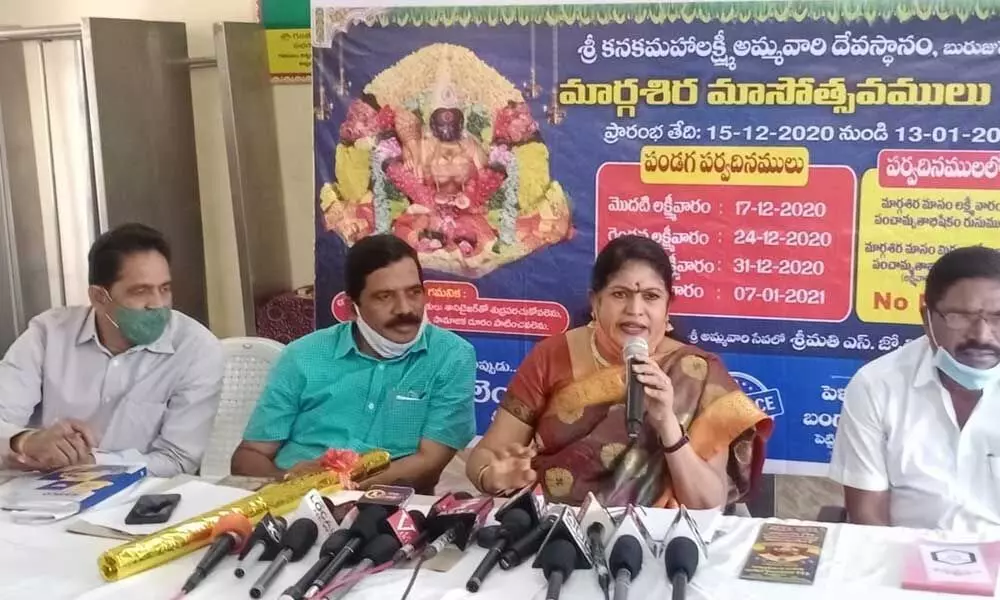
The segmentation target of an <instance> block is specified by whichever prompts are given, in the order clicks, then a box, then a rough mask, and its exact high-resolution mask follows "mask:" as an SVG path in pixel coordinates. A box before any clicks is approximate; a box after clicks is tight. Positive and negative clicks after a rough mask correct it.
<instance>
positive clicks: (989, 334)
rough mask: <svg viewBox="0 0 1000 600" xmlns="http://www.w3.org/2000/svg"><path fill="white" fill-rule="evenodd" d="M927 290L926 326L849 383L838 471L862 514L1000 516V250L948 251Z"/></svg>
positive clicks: (948, 518) (952, 523)
mask: <svg viewBox="0 0 1000 600" xmlns="http://www.w3.org/2000/svg"><path fill="white" fill-rule="evenodd" d="M924 296H925V298H924V299H925V305H926V306H925V308H923V311H924V312H923V321H924V331H925V333H926V335H925V336H923V337H921V338H920V339H917V340H914V341H912V342H910V343H908V344H906V345H905V346H903V347H902V348H900V349H898V350H896V351H894V352H891V353H890V354H887V355H885V356H883V357H881V358H879V359H877V360H875V361H873V362H871V363H869V364H868V365H865V366H864V367H862V368H861V369H860V370H859V371H858V373H857V374H856V375H855V376H854V378H853V379H852V380H851V382H850V384H848V386H847V392H846V395H845V398H844V407H843V410H842V412H841V417H840V426H839V429H838V431H837V441H836V445H835V447H834V450H833V459H832V461H831V464H830V476H831V477H832V478H833V479H834V480H836V481H838V482H840V483H841V484H843V485H844V497H845V504H846V507H847V513H848V518H849V519H850V520H851V522H854V523H861V524H867V525H896V526H905V527H918V528H928V529H947V530H966V531H968V530H977V529H979V528H981V527H983V526H984V525H1000V426H998V425H1000V252H998V251H997V250H994V249H991V248H985V247H982V246H973V247H967V248H959V249H957V250H953V251H951V252H949V253H947V254H945V255H944V256H942V257H941V258H940V259H939V260H938V261H937V263H935V264H934V266H933V267H932V268H931V270H930V273H929V274H928V275H927V282H926V289H925V294H924Z"/></svg>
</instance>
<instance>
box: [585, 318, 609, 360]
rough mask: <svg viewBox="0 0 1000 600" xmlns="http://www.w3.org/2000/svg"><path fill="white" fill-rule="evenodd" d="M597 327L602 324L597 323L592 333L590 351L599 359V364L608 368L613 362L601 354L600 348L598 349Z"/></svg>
mask: <svg viewBox="0 0 1000 600" xmlns="http://www.w3.org/2000/svg"><path fill="white" fill-rule="evenodd" d="M597 327H600V325H596V326H595V327H594V330H593V331H592V332H591V334H590V352H591V354H593V355H594V360H595V361H597V364H598V366H600V367H601V368H605V369H606V368H608V367H610V366H611V363H609V362H608V361H607V359H606V358H604V357H603V356H601V352H600V350H598V349H597Z"/></svg>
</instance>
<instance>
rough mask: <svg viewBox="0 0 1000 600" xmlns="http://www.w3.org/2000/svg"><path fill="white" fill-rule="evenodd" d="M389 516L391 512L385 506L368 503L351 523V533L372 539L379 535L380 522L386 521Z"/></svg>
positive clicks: (364, 538)
mask: <svg viewBox="0 0 1000 600" xmlns="http://www.w3.org/2000/svg"><path fill="white" fill-rule="evenodd" d="M388 517H389V512H388V511H387V510H385V507H382V506H379V505H377V504H371V505H368V506H366V507H364V508H363V509H361V512H359V513H358V518H357V519H355V520H354V523H352V524H351V533H352V534H353V535H354V537H360V538H361V539H363V540H370V539H372V538H373V537H375V536H376V535H378V530H379V524H380V523H384V522H385V520H386V519H387V518H388Z"/></svg>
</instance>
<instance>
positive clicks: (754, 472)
mask: <svg viewBox="0 0 1000 600" xmlns="http://www.w3.org/2000/svg"><path fill="white" fill-rule="evenodd" d="M672 283H673V269H672V267H671V264H670V257H669V256H667V253H666V252H664V250H663V248H662V247H660V245H659V244H657V243H656V242H654V241H653V240H651V239H649V238H646V237H641V236H623V237H620V238H617V239H615V240H613V241H612V242H611V243H609V244H608V245H607V246H606V247H605V248H604V250H602V251H601V253H600V254H599V255H598V257H597V261H596V262H595V264H594V269H593V275H592V281H591V292H590V305H591V317H592V321H591V322H590V324H589V325H587V326H585V327H580V328H577V329H573V330H570V331H568V332H566V333H564V334H560V335H556V336H553V337H550V338H548V339H546V340H544V341H542V342H540V343H539V344H537V345H536V346H535V348H534V349H533V350H532V351H531V353H530V354H529V355H528V356H527V357H526V358H525V360H524V362H523V363H522V364H521V366H520V367H519V368H518V370H517V373H516V374H515V375H514V377H513V379H512V380H511V383H510V387H509V388H508V390H507V394H506V396H505V397H504V399H503V401H502V402H501V403H500V407H499V408H498V409H497V414H496V416H495V419H494V421H493V424H492V425H491V426H490V428H489V430H488V431H487V432H486V435H485V436H484V437H483V439H482V440H481V441H480V442H479V444H478V445H477V446H476V447H475V449H474V450H473V451H472V454H471V456H470V457H469V461H468V465H467V474H468V476H469V478H470V479H471V480H472V482H473V483H474V484H475V485H476V487H477V488H479V489H480V491H483V492H485V493H491V494H498V493H504V492H508V491H512V490H514V489H517V488H519V487H523V486H525V485H528V484H530V483H532V482H534V481H536V480H538V481H541V483H542V485H543V487H544V490H545V494H546V496H547V497H548V499H549V500H551V501H556V502H562V503H568V504H580V503H581V502H582V501H583V499H584V498H585V497H586V496H587V493H588V492H594V493H595V494H596V495H597V496H598V498H600V499H601V500H602V502H603V503H604V504H605V505H609V506H623V505H625V504H628V503H632V504H638V505H644V506H665V507H675V506H678V505H680V504H684V505H685V506H687V507H688V508H699V509H700V508H715V507H720V506H724V505H726V504H729V503H733V502H737V501H739V500H741V499H742V498H743V497H745V496H746V495H747V494H748V492H749V491H750V490H751V489H752V488H753V487H754V485H755V484H756V481H757V479H758V478H759V476H760V472H761V467H762V466H763V462H764V443H765V441H766V439H767V437H768V436H769V435H770V432H771V427H772V423H771V420H770V419H769V418H768V417H767V416H766V415H765V414H764V413H763V412H761V411H760V409H758V408H757V405H756V404H755V403H754V402H753V400H751V399H750V398H748V397H747V396H746V395H744V394H743V392H742V391H741V390H740V387H739V385H737V384H736V382H735V381H733V379H732V378H731V377H730V376H729V373H728V372H727V371H726V368H725V366H723V364H722V362H721V361H720V360H719V359H718V358H717V357H716V356H714V355H712V354H709V353H706V352H704V351H702V350H700V349H698V348H696V347H694V346H690V345H687V344H684V343H682V342H679V341H677V340H675V339H673V338H671V337H669V333H670V331H671V330H672V327H671V325H670V320H669V311H668V309H669V306H670V301H671V292H672ZM635 338H641V340H644V341H645V343H646V347H648V348H649V355H648V356H645V355H643V354H639V355H638V357H634V358H631V359H630V363H631V364H632V365H633V371H634V374H635V375H634V379H633V381H635V382H637V383H638V385H641V386H642V392H643V395H644V400H645V415H644V418H643V421H642V424H641V428H640V430H639V434H638V437H634V438H633V437H630V436H629V434H628V431H627V428H626V411H625V402H626V394H627V384H626V382H627V381H628V379H629V377H628V375H627V374H626V367H625V363H624V360H623V356H622V354H623V349H625V347H626V345H628V346H629V347H630V348H629V355H630V357H632V356H634V352H633V350H634V347H635V346H636V345H638V346H640V347H641V346H642V343H641V342H637V341H636V340H635ZM630 341H631V342H632V343H631V344H630V343H629V342H630Z"/></svg>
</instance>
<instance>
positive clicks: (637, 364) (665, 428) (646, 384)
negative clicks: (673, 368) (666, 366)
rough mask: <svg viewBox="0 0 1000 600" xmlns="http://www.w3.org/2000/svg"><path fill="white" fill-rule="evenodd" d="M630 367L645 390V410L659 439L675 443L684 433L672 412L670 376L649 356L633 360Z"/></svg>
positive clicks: (672, 394)
mask: <svg viewBox="0 0 1000 600" xmlns="http://www.w3.org/2000/svg"><path fill="white" fill-rule="evenodd" d="M632 369H633V370H634V371H635V373H636V379H638V380H639V383H641V384H642V385H643V390H644V391H645V392H646V410H647V411H648V412H649V418H650V420H651V421H652V423H653V427H654V428H655V429H656V431H657V433H659V434H660V440H661V441H662V442H663V444H664V445H665V446H671V445H673V444H675V443H677V442H678V441H679V440H680V439H681V436H682V435H684V434H683V432H682V431H681V428H680V424H679V423H678V422H677V416H676V415H675V414H674V385H673V383H671V381H670V377H669V376H668V375H667V374H666V373H664V372H663V369H661V368H660V365H659V364H657V363H656V361H654V360H652V359H651V358H649V357H645V358H641V359H638V360H635V361H634V362H633V363H632Z"/></svg>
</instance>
